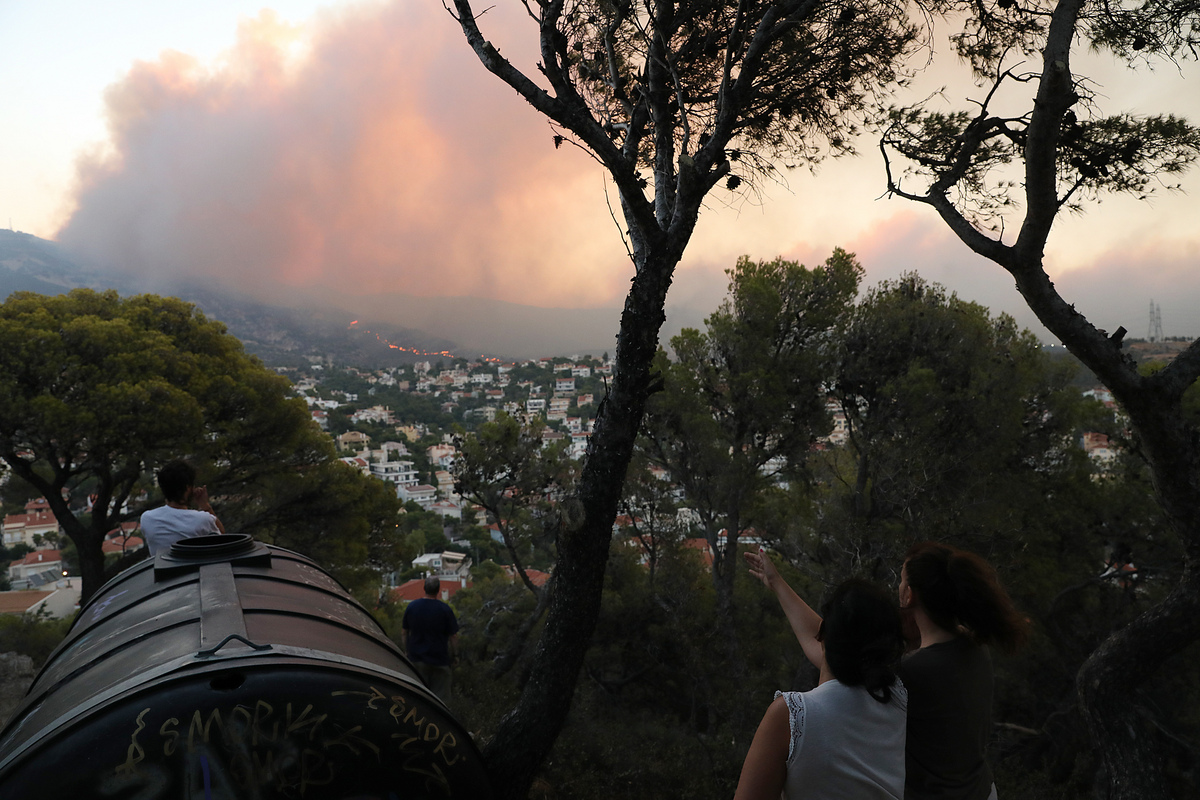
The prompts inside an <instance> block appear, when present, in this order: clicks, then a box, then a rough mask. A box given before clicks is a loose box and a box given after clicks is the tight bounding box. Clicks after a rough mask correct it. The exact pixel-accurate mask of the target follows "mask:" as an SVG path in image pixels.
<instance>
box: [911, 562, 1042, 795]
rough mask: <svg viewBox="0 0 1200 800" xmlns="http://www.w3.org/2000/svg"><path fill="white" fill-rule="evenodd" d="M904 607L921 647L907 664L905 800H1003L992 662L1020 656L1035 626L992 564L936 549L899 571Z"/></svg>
mask: <svg viewBox="0 0 1200 800" xmlns="http://www.w3.org/2000/svg"><path fill="white" fill-rule="evenodd" d="M900 607H901V609H902V611H903V613H905V614H906V615H908V616H909V618H910V620H911V622H912V624H913V626H914V627H915V628H916V631H917V632H918V633H919V634H920V647H919V648H918V649H916V650H915V651H913V652H912V653H911V654H910V655H908V656H907V657H906V658H905V659H904V661H903V662H901V665H900V677H901V679H902V680H903V681H904V685H905V687H907V688H908V692H909V714H908V745H907V758H906V763H905V772H906V775H907V778H906V781H905V797H906V798H910V800H925V798H956V799H959V800H987V798H995V797H996V787H995V785H994V783H993V781H992V770H991V767H989V766H988V763H987V759H986V758H985V751H986V749H987V743H988V739H989V738H990V736H991V732H992V659H991V654H990V653H989V652H988V648H987V647H986V646H985V645H989V644H994V645H996V646H998V647H1000V648H1001V649H1002V650H1005V651H1007V652H1010V653H1011V652H1015V651H1016V650H1017V649H1018V648H1020V647H1021V645H1023V644H1024V643H1025V639H1026V638H1027V636H1028V622H1027V621H1026V620H1025V619H1024V618H1023V617H1022V616H1021V615H1020V614H1018V613H1017V610H1016V609H1015V608H1014V607H1013V604H1012V601H1011V600H1010V599H1009V597H1008V593H1007V592H1005V591H1004V587H1002V586H1001V585H1000V581H999V579H998V578H997V577H996V571H995V570H994V569H992V566H991V565H990V564H988V563H987V562H986V561H984V560H983V559H982V558H980V557H979V556H977V555H975V554H974V553H969V552H967V551H965V550H959V549H958V548H955V547H951V546H949V545H945V544H937V543H935V542H921V543H920V544H916V545H913V546H912V547H911V548H910V549H909V551H908V553H907V554H906V555H905V557H904V565H903V567H901V570H900Z"/></svg>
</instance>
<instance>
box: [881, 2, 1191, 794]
mask: <svg viewBox="0 0 1200 800" xmlns="http://www.w3.org/2000/svg"><path fill="white" fill-rule="evenodd" d="M944 8H946V9H951V10H958V9H960V8H961V9H962V10H964V11H966V12H967V14H968V17H967V19H968V23H967V26H966V28H965V29H964V31H963V33H962V34H961V35H960V36H959V37H957V38H956V40H955V44H956V46H957V48H958V51H959V53H960V54H961V55H963V56H964V57H966V58H967V59H968V60H969V61H970V63H971V65H972V68H973V70H974V72H975V74H976V77H977V78H979V79H981V80H983V81H986V82H987V83H988V84H990V87H989V88H988V90H987V92H986V95H985V96H984V98H983V99H982V100H981V101H980V102H979V103H978V107H977V108H976V109H975V110H973V111H970V112H966V111H964V112H954V113H943V112H933V111H928V110H926V109H924V108H920V107H917V108H908V109H896V110H894V111H893V113H892V116H891V120H890V126H889V127H888V128H887V129H886V131H885V132H884V135H883V140H882V144H881V147H882V149H883V151H884V154H885V157H886V158H894V157H895V156H896V155H897V154H898V155H899V156H901V157H902V158H904V159H906V161H907V163H908V164H909V169H908V170H907V171H906V172H905V173H904V174H903V175H898V174H896V173H894V172H893V171H892V169H891V165H890V164H889V171H888V189H889V190H890V191H891V192H892V193H893V194H895V195H897V196H900V197H904V198H907V199H909V200H913V201H916V202H920V203H924V204H927V205H929V206H931V207H932V208H933V209H934V210H935V211H937V213H938V214H939V215H940V216H941V218H942V220H943V221H944V222H945V223H946V224H947V225H948V226H949V227H950V229H951V230H952V231H953V232H954V234H955V235H956V236H958V238H959V239H960V240H962V242H963V243H964V244H966V245H967V246H968V247H970V248H971V249H972V250H973V251H975V252H976V253H978V254H980V255H982V256H984V257H985V258H988V259H990V260H992V261H994V262H995V263H997V264H999V265H1000V266H1001V267H1003V268H1004V269H1005V270H1007V271H1008V272H1009V273H1010V274H1011V275H1012V276H1013V278H1014V279H1015V281H1016V285H1017V289H1018V291H1019V292H1020V293H1021V295H1022V297H1024V299H1025V301H1026V303H1028V305H1029V307H1030V309H1032V310H1033V312H1034V313H1035V314H1036V315H1037V317H1038V319H1039V320H1041V322H1042V324H1043V325H1045V326H1046V327H1047V328H1048V329H1049V330H1050V331H1051V332H1052V333H1053V334H1054V335H1055V336H1057V337H1058V339H1059V340H1060V341H1061V342H1062V343H1063V344H1064V345H1066V347H1067V348H1068V349H1069V350H1070V351H1071V352H1072V353H1074V354H1075V356H1076V357H1078V358H1079V360H1080V361H1082V362H1083V363H1084V364H1085V365H1087V367H1088V368H1089V369H1091V370H1092V371H1093V372H1094V373H1095V374H1096V375H1097V376H1098V377H1099V378H1100V380H1101V381H1103V382H1104V384H1105V386H1107V387H1108V388H1109V390H1111V391H1112V393H1113V396H1114V397H1115V398H1116V399H1117V400H1118V401H1119V403H1120V404H1121V406H1122V407H1123V409H1124V410H1125V413H1126V414H1128V416H1129V420H1130V424H1131V426H1132V429H1133V432H1134V435H1135V439H1134V441H1135V442H1136V446H1137V448H1138V450H1139V452H1140V453H1141V454H1142V455H1143V456H1144V457H1145V459H1146V461H1147V463H1148V464H1149V467H1150V470H1151V472H1152V474H1153V477H1154V487H1155V492H1156V494H1157V497H1158V500H1159V503H1160V504H1161V506H1162V508H1163V511H1164V512H1165V514H1166V516H1167V518H1168V519H1169V520H1170V522H1171V526H1172V528H1173V530H1174V531H1175V534H1176V535H1177V536H1178V537H1179V541H1180V543H1181V549H1182V551H1183V553H1184V554H1185V555H1184V569H1183V571H1182V574H1181V577H1180V579H1179V581H1178V583H1177V584H1176V585H1175V588H1174V591H1172V592H1171V593H1170V594H1169V595H1168V596H1167V597H1166V598H1164V599H1163V600H1162V601H1161V602H1158V603H1156V604H1155V605H1154V606H1153V607H1152V608H1149V609H1147V610H1146V611H1145V613H1143V614H1142V615H1140V616H1139V617H1138V618H1137V619H1136V620H1135V621H1134V622H1132V623H1131V624H1129V625H1127V626H1125V627H1123V628H1122V629H1120V630H1119V631H1117V632H1116V633H1114V634H1112V635H1111V636H1109V637H1108V638H1107V639H1106V640H1105V641H1104V643H1103V644H1101V645H1100V646H1099V647H1098V648H1097V649H1096V650H1095V652H1094V653H1093V654H1092V656H1091V657H1090V658H1089V659H1088V661H1087V662H1086V663H1085V664H1084V666H1083V668H1082V669H1081V670H1080V672H1079V676H1078V690H1079V698H1080V701H1081V704H1082V707H1083V710H1084V717H1085V719H1086V720H1087V724H1088V727H1089V729H1090V731H1091V734H1092V736H1093V737H1094V740H1095V742H1096V746H1097V750H1098V752H1099V753H1100V756H1101V759H1102V762H1103V766H1104V772H1105V773H1106V775H1107V779H1108V782H1109V787H1110V796H1112V797H1118V798H1160V797H1166V796H1167V795H1168V786H1167V783H1166V779H1165V778H1164V774H1163V763H1162V755H1163V752H1164V750H1163V748H1162V747H1161V746H1160V745H1159V740H1158V736H1157V733H1156V732H1155V731H1154V730H1153V729H1152V728H1151V727H1150V726H1149V725H1148V724H1147V722H1146V720H1145V719H1144V716H1143V715H1142V714H1141V713H1140V711H1139V707H1138V702H1137V700H1136V698H1137V696H1138V689H1139V687H1141V686H1142V685H1143V684H1145V682H1146V681H1147V680H1148V679H1149V678H1150V676H1151V675H1153V674H1154V672H1155V670H1156V669H1158V667H1159V666H1160V665H1162V664H1163V663H1164V662H1165V661H1166V660H1167V659H1168V658H1170V657H1171V656H1172V655H1174V654H1176V653H1178V652H1180V651H1181V650H1182V649H1183V648H1184V647H1186V646H1187V645H1188V644H1190V643H1192V642H1195V641H1197V639H1200V429H1198V428H1197V426H1196V424H1195V423H1194V421H1193V420H1192V419H1190V418H1189V417H1188V415H1187V414H1186V413H1185V412H1184V409H1183V398H1184V394H1185V392H1186V391H1187V390H1188V388H1189V387H1190V386H1192V385H1193V384H1194V383H1195V381H1196V379H1197V377H1198V376H1200V343H1193V344H1192V345H1191V346H1190V347H1188V348H1187V349H1186V350H1185V351H1184V352H1183V353H1181V354H1180V355H1179V356H1178V357H1177V358H1176V359H1175V360H1174V361H1173V362H1172V363H1171V364H1170V365H1168V366H1167V367H1166V368H1165V369H1163V370H1161V371H1159V372H1156V373H1154V374H1148V375H1147V374H1142V373H1140V372H1139V371H1138V369H1137V368H1136V366H1135V365H1134V363H1133V361H1132V360H1131V359H1130V358H1128V356H1127V355H1126V354H1124V353H1123V352H1122V347H1121V340H1122V337H1123V336H1124V335H1125V329H1124V328H1119V329H1118V330H1117V331H1115V332H1114V333H1112V334H1109V333H1107V332H1106V331H1103V330H1100V329H1098V328H1097V327H1096V326H1095V325H1094V324H1092V323H1091V322H1090V321H1089V320H1088V319H1087V318H1086V317H1084V316H1083V315H1082V314H1081V313H1079V312H1078V311H1077V310H1076V309H1075V307H1074V306H1073V305H1071V304H1070V303H1069V302H1068V301H1067V300H1066V299H1064V298H1063V297H1062V296H1061V295H1060V294H1059V292H1058V290H1057V289H1056V287H1055V286H1054V283H1053V282H1052V281H1051V280H1050V278H1049V276H1048V275H1047V273H1046V270H1045V268H1044V263H1043V258H1044V256H1043V254H1044V252H1045V246H1046V243H1047V241H1048V240H1049V237H1050V233H1051V227H1052V225H1053V224H1054V221H1055V220H1056V219H1057V218H1058V216H1059V214H1060V213H1061V212H1062V211H1063V210H1064V209H1068V210H1070V209H1076V208H1079V207H1081V206H1082V204H1083V203H1084V202H1085V201H1088V200H1092V199H1096V198H1097V197H1098V196H1099V195H1101V194H1103V193H1107V192H1125V193H1132V194H1134V195H1137V196H1141V197H1144V196H1145V195H1146V194H1147V193H1149V192H1150V191H1151V190H1153V189H1154V188H1155V184H1156V183H1160V182H1162V181H1164V180H1165V179H1169V178H1170V177H1172V176H1173V175H1176V174H1177V173H1179V172H1181V171H1183V170H1184V169H1186V168H1187V167H1189V166H1190V165H1191V164H1192V163H1193V162H1194V161H1195V159H1196V158H1197V156H1200V133H1198V132H1197V129H1196V128H1194V127H1193V126H1191V125H1189V124H1188V123H1187V122H1185V121H1183V120H1181V119H1178V118H1176V117H1174V116H1170V115H1166V116H1152V117H1135V116H1133V115H1130V114H1117V115H1113V116H1104V115H1103V114H1102V113H1101V111H1100V108H1099V105H1100V98H1099V96H1098V95H1097V93H1096V92H1095V91H1094V90H1093V89H1092V88H1091V84H1090V83H1089V82H1088V81H1087V79H1086V78H1084V77H1082V76H1078V75H1075V74H1073V73H1072V70H1071V55H1072V53H1073V52H1074V51H1075V50H1077V49H1078V48H1081V47H1095V48H1100V49H1103V50H1107V51H1109V52H1111V53H1112V54H1113V55H1114V56H1116V57H1117V58H1119V59H1123V60H1125V61H1126V62H1128V64H1129V65H1130V66H1131V67H1133V66H1136V65H1137V64H1138V63H1139V62H1145V63H1149V62H1150V61H1152V60H1161V59H1166V60H1168V61H1170V60H1174V59H1177V58H1194V57H1195V55H1196V52H1197V46H1198V44H1200V41H1198V39H1197V31H1198V30H1200V6H1198V5H1197V4H1196V3H1195V2H1194V1H1193V0H1179V1H1178V2H1175V1H1172V0H1169V1H1168V2H1162V3H1158V2H1153V3H1141V2H1125V1H1124V0H1116V1H1115V2H1103V3H1086V2H1084V0H1055V1H1053V2H1030V3H1025V2H1019V1H1018V2H1009V1H1008V0H1001V2H998V3H996V4H995V6H992V5H991V4H984V5H979V4H976V3H966V2H963V3H958V2H949V3H945V4H944ZM1014 53H1040V54H1041V68H1040V70H1035V71H1032V72H1029V73H1023V72H1019V71H1018V67H1008V66H1007V64H1009V63H1010V62H1011V59H1010V55H1011V54H1014ZM1017 101H1021V102H1023V103H1024V102H1028V105H1025V106H1023V107H1024V109H1025V110H1023V111H1016V112H1012V113H1008V114H1001V113H998V112H997V111H995V107H996V106H999V105H1001V103H1002V102H1003V104H1004V105H1006V106H1008V107H1009V108H1011V107H1014V104H1015V103H1016V102H1017ZM1010 164H1011V165H1014V169H1012V170H1010V171H1007V172H1006V168H1007V167H1008V166H1009V165H1010ZM1014 178H1015V179H1014ZM914 184H916V185H917V186H918V187H919V188H912V187H913V186H914ZM1018 201H1020V202H1019V204H1018ZM1018 208H1019V209H1021V210H1017V209H1018Z"/></svg>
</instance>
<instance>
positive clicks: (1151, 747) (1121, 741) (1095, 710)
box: [1076, 566, 1200, 800]
mask: <svg viewBox="0 0 1200 800" xmlns="http://www.w3.org/2000/svg"><path fill="white" fill-rule="evenodd" d="M1197 637H1200V572H1198V571H1197V570H1196V569H1194V568H1192V567H1190V566H1189V567H1188V568H1186V569H1185V572H1184V577H1183V580H1181V581H1180V582H1179V584H1178V585H1177V586H1176V587H1175V590H1174V591H1172V592H1171V594H1170V595H1169V596H1168V597H1167V599H1166V600H1164V601H1163V602H1161V603H1159V604H1158V605H1156V606H1154V607H1153V608H1151V609H1150V610H1149V611H1147V612H1145V613H1144V614H1142V615H1141V616H1139V617H1138V618H1137V619H1136V620H1134V621H1133V622H1132V623H1131V624H1130V625H1127V626H1126V627H1124V628H1122V629H1121V630H1119V631H1117V632H1116V633H1114V634H1113V635H1112V636H1110V637H1109V638H1108V639H1107V640H1105V642H1104V643H1103V644H1102V645H1101V646H1100V647H1099V648H1097V650H1096V651H1095V652H1094V653H1092V655H1091V656H1090V657H1089V658H1088V660H1087V661H1086V662H1084V664H1083V666H1082V667H1081V668H1080V670H1079V675H1078V677H1077V679H1076V681H1077V682H1076V687H1077V690H1078V692H1079V702H1080V705H1081V706H1082V707H1083V712H1084V718H1085V719H1086V720H1087V724H1088V730H1089V732H1090V733H1091V735H1092V740H1093V742H1094V743H1095V745H1096V752H1097V754H1098V755H1099V757H1100V760H1101V761H1102V762H1103V764H1104V767H1105V771H1106V772H1107V778H1108V790H1109V791H1108V795H1107V796H1108V797H1109V798H1110V800H1162V798H1167V797H1170V796H1171V794H1170V791H1169V787H1168V784H1167V781H1166V778H1165V776H1164V774H1163V758H1162V742H1161V740H1160V739H1159V737H1158V736H1157V735H1156V734H1155V732H1154V731H1153V729H1152V728H1151V726H1150V725H1149V724H1147V721H1146V720H1145V719H1144V718H1143V717H1142V715H1141V714H1140V713H1139V710H1138V703H1137V690H1138V687H1139V686H1141V685H1142V684H1143V683H1144V682H1145V681H1146V679H1147V678H1149V677H1150V675H1152V674H1153V673H1154V672H1155V670H1156V669H1157V668H1158V667H1159V666H1160V665H1161V664H1162V663H1163V662H1164V661H1165V660H1166V659H1167V658H1169V657H1171V656H1172V655H1175V654H1176V653H1178V652H1179V651H1181V650H1182V649H1183V648H1184V647H1186V646H1187V645H1189V644H1190V643H1192V642H1194V641H1195V640H1196V639H1197Z"/></svg>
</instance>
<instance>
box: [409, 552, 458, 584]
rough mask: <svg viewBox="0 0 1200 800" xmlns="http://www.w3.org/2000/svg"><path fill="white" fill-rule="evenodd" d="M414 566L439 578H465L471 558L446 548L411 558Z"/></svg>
mask: <svg viewBox="0 0 1200 800" xmlns="http://www.w3.org/2000/svg"><path fill="white" fill-rule="evenodd" d="M412 563H413V566H414V567H424V568H425V569H427V570H429V572H430V574H431V575H435V576H437V577H439V578H466V577H470V574H471V559H469V558H467V554H466V553H456V552H454V551H453V550H446V551H445V552H442V553H425V554H424V555H420V556H417V557H416V558H414V559H413V562H412Z"/></svg>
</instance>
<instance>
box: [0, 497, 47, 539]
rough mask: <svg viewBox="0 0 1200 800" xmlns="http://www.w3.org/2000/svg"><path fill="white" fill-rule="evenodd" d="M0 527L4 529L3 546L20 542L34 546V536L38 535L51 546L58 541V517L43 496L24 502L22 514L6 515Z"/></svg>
mask: <svg viewBox="0 0 1200 800" xmlns="http://www.w3.org/2000/svg"><path fill="white" fill-rule="evenodd" d="M0 528H2V529H3V531H4V546H5V547H12V546H13V545H14V544H21V543H24V544H27V545H29V546H30V547H34V546H35V545H34V540H33V537H34V536H39V537H40V538H41V539H42V540H43V541H45V542H46V543H47V544H48V545H49V546H51V547H53V546H54V545H55V544H57V542H58V535H59V527H58V519H57V518H56V517H55V516H54V512H53V511H51V510H50V504H49V503H48V502H46V499H45V498H44V497H39V498H37V499H36V500H30V501H29V502H28V503H26V504H25V513H24V514H9V515H8V516H6V517H5V518H4V524H3V526H0Z"/></svg>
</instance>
